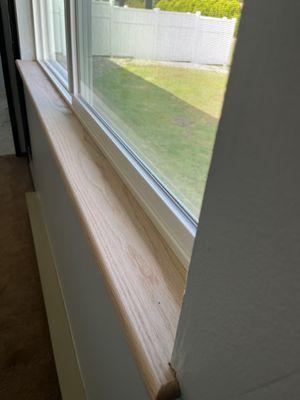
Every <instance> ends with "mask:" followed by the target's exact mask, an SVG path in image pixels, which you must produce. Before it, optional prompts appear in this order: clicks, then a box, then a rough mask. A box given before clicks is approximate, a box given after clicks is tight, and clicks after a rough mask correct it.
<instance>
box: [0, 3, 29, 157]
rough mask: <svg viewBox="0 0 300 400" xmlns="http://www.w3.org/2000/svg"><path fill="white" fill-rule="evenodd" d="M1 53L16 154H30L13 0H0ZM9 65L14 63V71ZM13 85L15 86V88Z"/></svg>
mask: <svg viewBox="0 0 300 400" xmlns="http://www.w3.org/2000/svg"><path fill="white" fill-rule="evenodd" d="M5 24H7V25H6V29H5V27H4V25H5ZM0 54H1V61H2V68H3V76H4V83H5V90H6V96H7V103H8V109H9V116H10V122H11V127H12V133H13V140H14V145H15V152H16V156H23V155H29V154H30V138H29V130H28V121H27V113H26V104H25V96H24V88H23V83H22V80H21V78H20V76H19V73H18V71H17V67H16V64H15V60H17V59H19V58H20V46H19V37H18V26H17V18H16V10H15V4H14V1H12V0H0ZM9 58H10V63H9ZM9 65H14V70H13V71H12V68H10V66H9ZM12 74H15V77H14V78H15V79H12ZM13 86H15V87H14V89H15V90H13ZM13 93H18V98H17V99H16V98H14V95H13ZM16 101H17V102H19V109H20V110H21V115H20V119H21V127H22V129H20V125H19V126H18V124H17V118H18V116H17V110H16V104H15V102H16ZM21 130H22V132H21ZM21 135H22V136H23V142H24V143H25V147H24V145H23V146H22V145H21V143H20V137H21Z"/></svg>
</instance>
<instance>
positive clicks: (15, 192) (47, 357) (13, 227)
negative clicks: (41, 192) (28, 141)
mask: <svg viewBox="0 0 300 400" xmlns="http://www.w3.org/2000/svg"><path fill="white" fill-rule="evenodd" d="M31 190H32V184H31V180H30V175H29V172H28V168H27V162H26V160H25V159H24V158H16V157H14V156H1V157H0V399H1V400H24V399H26V400H59V399H61V396H60V391H59V385H58V380H57V375H56V370H55V364H54V359H53V353H52V348H51V342H50V337H49V331H48V325H47V319H46V312H45V308H44V303H43V297H42V292H41V285H40V280H39V274H38V268H37V264H36V259H35V254H34V248H33V242H32V236H31V231H30V225H29V220H28V216H27V209H26V204H25V197H24V194H25V192H26V191H31Z"/></svg>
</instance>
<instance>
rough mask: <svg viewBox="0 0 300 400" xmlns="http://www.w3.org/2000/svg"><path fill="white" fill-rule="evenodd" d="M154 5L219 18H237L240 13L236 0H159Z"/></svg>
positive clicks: (165, 9) (167, 9) (239, 5)
mask: <svg viewBox="0 0 300 400" xmlns="http://www.w3.org/2000/svg"><path fill="white" fill-rule="evenodd" d="M155 7H157V8H160V9H161V10H164V11H179V12H192V13H194V12H196V11H200V12H201V14H202V15H206V16H209V17H219V18H222V17H227V18H239V17H240V13H241V4H240V3H239V1H238V0H160V1H158V3H156V5H155Z"/></svg>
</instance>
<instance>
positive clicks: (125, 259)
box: [17, 61, 185, 399]
mask: <svg viewBox="0 0 300 400" xmlns="http://www.w3.org/2000/svg"><path fill="white" fill-rule="evenodd" d="M17 65H18V68H19V71H20V73H21V76H22V78H23V81H24V83H25V85H26V87H27V89H28V91H29V94H30V96H31V98H32V100H33V103H34V104H35V107H36V109H37V112H38V114H39V116H40V119H41V122H42V124H43V126H44V128H45V134H46V136H47V139H48V142H49V144H50V147H51V148H52V150H53V154H54V157H55V159H56V161H57V163H58V166H59V169H60V172H61V174H62V176H63V178H64V181H65V184H66V186H67V188H68V191H69V193H70V196H71V198H72V200H73V201H74V203H75V206H76V209H77V211H78V214H79V217H80V220H81V223H82V225H83V227H84V230H85V233H86V235H87V238H88V240H89V242H90V244H91V246H92V249H93V252H94V255H95V257H96V259H97V264H98V265H99V268H100V270H101V271H102V273H103V277H104V279H105V282H106V285H107V288H108V290H109V292H110V294H111V296H112V300H113V302H114V304H115V306H116V309H117V311H118V315H119V317H120V319H121V321H122V323H123V326H124V330H125V333H126V336H127V339H128V342H129V345H130V347H131V349H132V351H133V353H134V356H135V359H136V362H137V364H138V367H139V369H140V371H141V373H142V376H143V379H144V382H145V385H146V387H147V389H148V391H149V393H150V397H151V398H152V399H175V398H177V396H178V395H179V387H178V384H177V381H176V378H175V376H174V374H173V371H172V370H171V368H170V366H169V362H170V359H171V353H172V350H173V345H174V340H175V333H176V328H177V322H178V318H179V312H180V307H181V301H182V297H183V291H184V284H185V269H184V267H183V266H182V265H181V264H180V263H179V261H178V260H177V258H176V257H175V256H174V254H173V253H172V252H171V251H170V250H169V248H168V246H167V245H166V243H165V241H164V240H163V238H162V237H161V235H160V234H159V232H158V231H157V230H156V228H155V227H154V225H153V224H152V222H151V221H150V219H149V218H148V217H147V216H146V215H145V212H144V211H143V209H142V208H141V207H140V205H139V204H138V203H137V201H136V199H135V198H134V197H133V195H132V194H131V192H130V191H129V190H128V189H127V187H126V186H125V185H124V184H123V182H122V180H121V178H120V177H119V176H118V175H117V173H116V172H115V171H114V169H113V168H112V166H111V164H110V163H109V161H108V160H107V159H106V158H105V156H104V155H103V154H102V153H101V151H99V150H98V149H97V148H96V146H95V145H94V144H93V142H92V140H91V139H90V137H89V136H88V134H87V132H86V131H85V129H84V128H83V127H82V125H81V124H80V122H79V121H78V119H77V117H76V116H75V115H74V113H73V112H72V111H71V109H70V108H69V107H68V106H67V104H66V103H65V102H64V100H63V99H62V98H61V97H60V95H59V94H58V92H57V91H56V90H55V88H54V87H53V86H52V84H51V82H50V81H49V80H48V78H47V77H46V76H45V74H44V72H43V71H42V70H41V68H40V67H39V65H38V64H37V63H36V62H34V61H17Z"/></svg>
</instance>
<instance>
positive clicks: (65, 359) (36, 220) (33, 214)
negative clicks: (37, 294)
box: [26, 192, 86, 400]
mask: <svg viewBox="0 0 300 400" xmlns="http://www.w3.org/2000/svg"><path fill="white" fill-rule="evenodd" d="M26 202H27V208H28V212H29V219H30V224H31V230H32V235H33V241H34V247H35V252H36V257H37V262H38V268H39V273H40V279H41V284H42V290H43V296H44V301H45V306H46V312H47V318H48V324H49V330H50V336H51V342H52V347H53V352H54V358H55V363H56V369H57V374H58V379H59V384H60V389H61V393H62V398H63V399H64V400H86V395H85V390H84V385H83V381H82V377H81V373H80V368H79V364H78V360H77V356H76V351H75V348H74V344H73V339H72V334H71V329H70V324H69V319H68V314H67V309H66V307H65V302H64V298H63V294H62V291H61V286H60V283H59V278H58V275H57V271H56V267H55V261H54V257H53V254H52V250H51V245H50V241H49V238H48V234H47V229H46V226H45V223H44V219H43V214H42V209H41V204H40V199H39V196H38V194H37V193H36V192H32V193H27V194H26Z"/></svg>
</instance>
